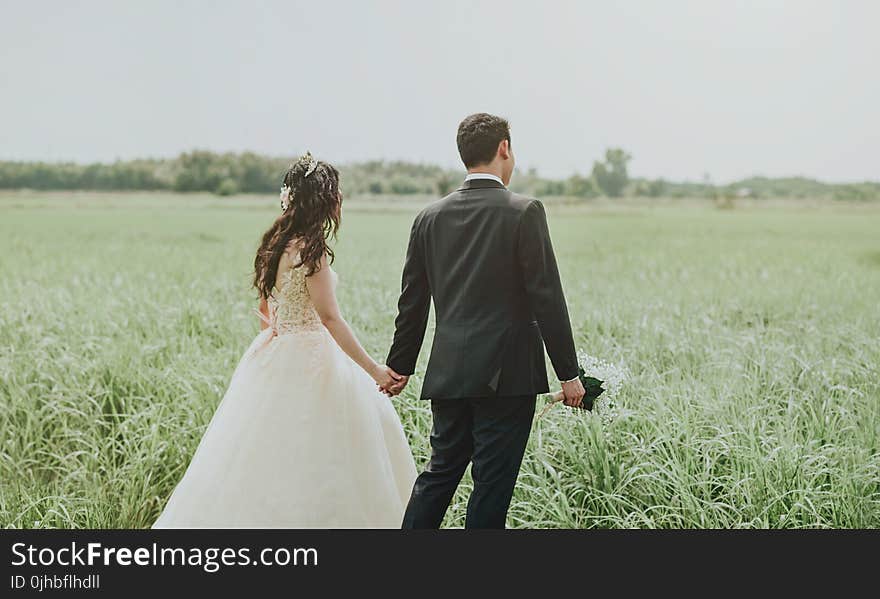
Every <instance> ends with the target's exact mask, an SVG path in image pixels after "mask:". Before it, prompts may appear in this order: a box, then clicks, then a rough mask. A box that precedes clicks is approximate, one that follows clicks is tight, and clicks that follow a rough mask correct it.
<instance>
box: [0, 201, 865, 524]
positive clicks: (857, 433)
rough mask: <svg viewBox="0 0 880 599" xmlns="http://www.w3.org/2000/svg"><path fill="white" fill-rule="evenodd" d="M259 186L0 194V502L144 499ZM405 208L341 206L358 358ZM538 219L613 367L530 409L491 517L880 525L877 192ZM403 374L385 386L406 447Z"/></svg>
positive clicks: (184, 449)
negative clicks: (564, 401) (398, 389)
mask: <svg viewBox="0 0 880 599" xmlns="http://www.w3.org/2000/svg"><path fill="white" fill-rule="evenodd" d="M274 207H275V201H274V199H273V198H263V199H262V203H261V204H260V203H259V202H257V201H256V200H255V199H230V200H220V199H215V198H211V197H208V196H186V197H181V196H172V195H131V196H119V197H116V196H112V195H98V194H91V195H90V194H79V195H67V196H65V195H51V196H48V195H39V194H36V195H34V194H6V195H3V196H0V277H2V278H0V525H3V526H12V527H98V528H102V527H123V528H127V527H146V526H149V525H150V524H151V523H152V521H153V520H154V518H155V517H156V516H157V515H158V514H159V512H160V510H161V508H162V506H163V503H164V501H165V499H166V498H167V497H168V495H169V494H170V492H171V490H172V489H173V487H174V485H175V484H176V482H177V480H178V479H179V478H180V476H181V475H182V473H183V471H184V469H185V467H186V465H187V462H188V459H189V456H190V455H191V453H192V452H193V451H194V450H195V447H196V445H197V443H198V440H199V437H200V435H201V433H202V431H203V429H204V427H205V425H206V424H207V423H208V421H209V419H210V417H211V414H212V412H213V409H214V407H215V406H216V404H217V402H218V401H219V400H220V398H221V396H222V394H223V392H224V390H225V385H226V383H227V381H228V379H229V377H230V376H231V374H232V370H233V368H234V366H235V364H236V362H237V360H238V358H239V357H240V354H241V352H242V351H243V350H244V349H245V347H246V346H247V345H248V343H249V342H250V340H251V339H252V337H253V335H254V334H255V333H256V332H257V330H258V322H257V319H256V317H255V316H253V314H252V312H251V307H252V306H254V305H255V301H254V297H255V295H254V293H253V291H252V290H251V289H250V288H249V285H250V268H251V264H252V258H253V252H254V250H255V247H256V243H257V241H258V238H259V236H260V234H261V232H262V231H263V229H264V228H265V227H266V226H267V225H268V224H269V222H270V221H271V219H272V218H273V217H274V215H275V210H274ZM415 210H416V208H415V207H414V206H412V205H411V204H407V203H392V202H388V203H384V204H382V205H378V206H377V205H372V204H367V203H365V202H358V201H356V200H355V201H351V202H348V203H347V206H346V212H345V215H344V220H343V228H342V231H341V234H340V239H339V243H338V245H337V256H338V258H337V262H336V265H335V268H336V270H337V271H338V272H339V274H340V276H341V283H340V288H339V290H340V303H341V306H342V308H343V311H344V313H345V314H346V316H347V317H348V319H349V321H350V322H351V323H352V325H353V327H354V328H355V330H356V331H357V332H358V334H359V336H360V338H361V340H362V341H363V342H364V344H365V346H366V347H367V349H368V350H369V351H370V352H371V353H372V354H373V355H374V356H376V357H377V358H379V359H381V358H382V357H384V355H385V352H386V350H387V347H388V345H389V341H390V338H391V335H392V323H393V318H394V315H395V303H396V294H397V290H398V287H399V275H400V269H401V265H402V261H403V252H404V250H405V239H406V236H407V234H408V231H409V225H410V222H411V219H412V216H413V215H414V213H415ZM550 219H551V227H552V232H553V236H554V243H555V245H556V250H557V254H558V256H559V260H560V265H561V270H562V274H563V280H564V283H565V287H566V292H567V296H568V300H569V305H570V310H571V314H572V319H573V325H574V327H575V334H576V338H577V343H578V346H579V347H580V348H581V349H583V350H585V351H587V352H588V353H590V354H592V355H595V356H598V357H601V358H605V359H607V360H610V361H612V362H615V363H617V364H619V365H622V366H625V367H626V368H627V369H628V370H629V373H630V379H629V381H628V382H627V385H626V387H625V389H624V390H623V393H622V396H621V398H620V402H619V403H620V414H619V416H618V418H617V419H616V420H615V421H614V422H612V423H610V424H606V425H604V426H603V425H602V423H601V422H600V420H599V419H596V418H591V417H589V416H575V415H572V414H570V413H569V412H568V410H567V409H566V408H563V407H561V406H557V407H556V408H554V409H553V410H551V412H550V413H549V414H548V415H547V416H546V417H545V418H543V419H542V420H540V421H539V422H537V424H536V426H535V428H534V430H533V434H532V438H531V441H530V445H529V448H528V450H527V454H526V458H525V462H524V464H523V469H522V473H521V475H520V479H519V483H518V487H517V490H516V493H515V496H514V500H513V504H512V507H511V511H510V516H509V519H508V524H509V525H510V526H516V527H661V528H668V527H770V528H778V527H878V526H880V452H878V448H880V306H878V300H880V234H878V232H880V206H877V205H863V206H831V205H822V204H817V205H811V206H809V207H799V205H797V204H792V205H789V206H785V205H777V206H773V207H754V206H752V207H745V208H742V207H741V208H737V209H734V210H717V209H715V208H713V207H712V206H711V205H709V204H676V203H657V204H656V205H653V206H652V205H651V204H625V205H620V206H618V205H615V204H613V203H610V202H601V203H596V204H591V205H589V206H586V207H580V208H577V207H570V206H568V207H566V206H556V207H551V210H550ZM427 348H428V345H427V342H426V347H425V349H424V351H423V356H422V357H423V360H422V362H421V364H422V368H423V367H424V363H425V360H424V358H426V357H427ZM421 372H422V371H420V372H419V374H420V373H421ZM419 382H420V381H419V378H418V376H416V377H414V381H413V384H411V386H410V388H409V389H408V390H407V391H406V393H405V394H404V395H403V396H401V397H400V398H397V399H395V400H394V402H395V407H396V408H397V410H398V412H399V413H400V416H401V419H402V420H403V423H404V426H405V427H406V429H407V433H408V435H409V438H410V442H411V444H412V448H413V451H414V453H415V457H416V460H417V463H418V464H419V466H421V465H422V464H423V463H424V461H425V459H426V455H427V451H428V431H429V426H430V412H429V409H428V404H427V403H424V402H420V401H418V400H417V399H415V397H416V393H417V390H418V385H419ZM292 392H293V391H292ZM541 401H542V402H543V400H541ZM230 442H231V443H234V442H235V440H234V439H230ZM469 486H470V482H469V479H466V481H465V483H464V484H463V485H462V489H460V491H459V494H458V495H457V496H456V498H455V500H454V502H453V506H452V508H451V509H450V512H449V515H448V517H447V521H446V524H447V525H449V526H461V525H462V524H463V521H464V506H465V500H466V492H467V491H468V490H469Z"/></svg>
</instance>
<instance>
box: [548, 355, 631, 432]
mask: <svg viewBox="0 0 880 599" xmlns="http://www.w3.org/2000/svg"><path fill="white" fill-rule="evenodd" d="M578 362H579V363H580V369H579V376H580V379H581V384H582V385H583V386H584V391H585V392H586V393H585V395H584V399H583V401H582V402H581V405H580V408H581V409H583V410H587V411H588V412H591V411H592V410H593V407H594V406H598V407H599V409H600V410H601V411H602V412H604V415H605V416H610V415H611V414H612V413H613V412H614V400H615V399H616V398H617V395H618V393H620V388H621V387H622V386H623V382H624V381H625V380H626V371H625V370H624V369H622V368H618V367H617V366H615V365H614V364H612V363H610V362H606V361H605V360H600V359H599V358H595V357H593V356H591V355H589V354H587V353H585V352H578ZM564 399H565V395H564V394H563V393H562V391H559V392H557V393H555V394H554V395H553V396H552V397H551V398H550V402H549V403H548V404H547V405H546V406H545V407H544V410H543V411H542V412H541V414H540V415H539V416H538V418H540V417H541V416H543V415H544V414H546V413H547V411H548V410H549V409H550V408H552V407H553V405H554V404H556V403H559V402H561V401H562V400H564Z"/></svg>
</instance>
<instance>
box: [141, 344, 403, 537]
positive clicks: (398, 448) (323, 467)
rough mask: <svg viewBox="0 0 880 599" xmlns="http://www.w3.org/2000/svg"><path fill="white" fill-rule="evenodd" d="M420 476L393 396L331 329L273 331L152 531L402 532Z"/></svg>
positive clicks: (233, 387) (243, 364)
mask: <svg viewBox="0 0 880 599" xmlns="http://www.w3.org/2000/svg"><path fill="white" fill-rule="evenodd" d="M415 476H416V468H415V463H414V462H413V457H412V453H411V452H410V447H409V444H408V442H407V440H406V436H405V435H404V432H403V428H402V427H401V424H400V419H399V418H398V416H397V413H396V412H395V410H394V408H393V406H392V404H391V400H390V399H389V398H388V397H386V396H385V395H383V394H382V393H381V392H379V391H378V390H377V389H376V385H375V383H374V382H373V380H372V379H371V378H370V377H369V376H368V375H367V374H366V373H365V372H364V371H363V370H361V369H360V368H359V367H358V366H357V365H356V364H355V363H354V362H352V360H351V359H350V358H349V357H348V356H347V355H345V353H343V352H342V350H341V349H340V348H339V346H338V345H336V343H335V342H334V341H333V339H332V337H330V335H329V333H328V332H327V331H326V330H325V329H321V330H320V331H309V332H294V333H287V334H282V335H278V336H275V337H274V338H273V337H272V331H271V330H270V329H267V330H265V331H263V332H262V333H260V334H259V335H258V336H257V337H256V339H254V341H253V343H252V344H251V346H250V347H249V348H248V350H247V351H246V352H245V354H244V356H243V357H242V359H241V361H240V362H239V364H238V366H237V368H236V369H235V373H234V374H233V376H232V380H231V381H230V383H229V388H228V390H227V392H226V395H225V396H224V398H223V400H222V401H221V403H220V405H219V406H218V407H217V411H216V412H215V414H214V417H213V418H212V419H211V422H210V424H209V425H208V428H207V430H206V431H205V435H204V437H202V440H201V442H200V443H199V446H198V449H197V450H196V453H195V455H194V456H193V458H192V461H191V462H190V464H189V467H188V468H187V470H186V473H185V474H184V476H183V479H182V480H181V481H180V483H179V484H178V485H177V488H176V489H175V490H174V492H173V494H172V495H171V498H170V499H169V500H168V503H167V505H166V506H165V509H164V511H163V512H162V514H161V516H160V517H159V519H158V520H157V521H156V523H155V524H154V525H153V527H154V528H398V527H399V526H400V524H401V520H402V517H403V511H404V508H405V507H406V503H407V501H408V499H409V494H410V491H411V490H412V485H413V481H414V480H415Z"/></svg>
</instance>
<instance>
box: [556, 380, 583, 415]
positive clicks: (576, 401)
mask: <svg viewBox="0 0 880 599" xmlns="http://www.w3.org/2000/svg"><path fill="white" fill-rule="evenodd" d="M562 393H563V395H565V399H564V400H563V401H564V403H565V405H567V406H568V407H570V408H576V407H578V406H580V405H581V401H583V399H584V395H586V394H587V392H586V391H585V390H584V386H583V384H581V379H580V378H576V379H574V380H573V381H568V382H567V383H562Z"/></svg>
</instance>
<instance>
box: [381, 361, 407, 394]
mask: <svg viewBox="0 0 880 599" xmlns="http://www.w3.org/2000/svg"><path fill="white" fill-rule="evenodd" d="M385 368H387V369H388V374H389V375H390V376H391V378H392V379H394V380H393V381H392V383H391V384H390V385H388V386H386V387H384V388H382V392H383V393H385V395H387V396H388V397H394V396H395V395H400V392H401V391H403V389H404V388H405V387H406V384H407V383H408V382H409V376H405V375H402V374H397V373H396V372H395V371H394V370H393V369H392V368H391V367H390V366H386V367H385Z"/></svg>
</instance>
